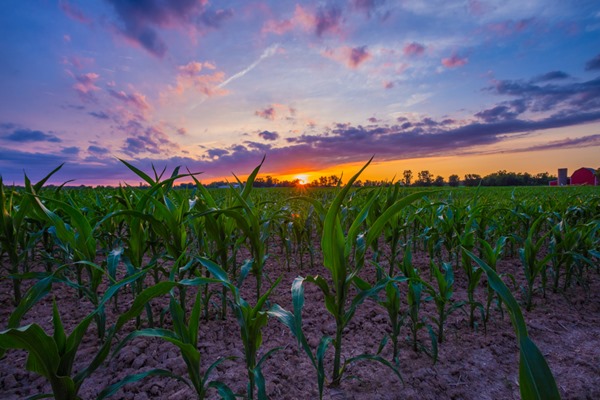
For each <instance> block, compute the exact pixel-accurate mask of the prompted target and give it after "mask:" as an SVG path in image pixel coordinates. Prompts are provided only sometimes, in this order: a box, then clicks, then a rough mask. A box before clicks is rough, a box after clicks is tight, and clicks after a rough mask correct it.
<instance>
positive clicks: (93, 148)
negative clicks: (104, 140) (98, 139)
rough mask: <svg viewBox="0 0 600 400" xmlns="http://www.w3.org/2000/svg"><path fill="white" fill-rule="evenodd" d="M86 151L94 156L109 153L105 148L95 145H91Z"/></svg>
mask: <svg viewBox="0 0 600 400" xmlns="http://www.w3.org/2000/svg"><path fill="white" fill-rule="evenodd" d="M87 151H89V152H90V153H94V154H99V155H102V154H107V153H108V152H109V150H108V149H107V148H106V147H100V146H96V145H91V146H88V148H87Z"/></svg>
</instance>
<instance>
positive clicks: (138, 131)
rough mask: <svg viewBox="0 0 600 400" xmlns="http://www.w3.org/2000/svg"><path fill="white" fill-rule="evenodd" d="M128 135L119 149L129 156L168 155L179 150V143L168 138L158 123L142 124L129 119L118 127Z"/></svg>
mask: <svg viewBox="0 0 600 400" xmlns="http://www.w3.org/2000/svg"><path fill="white" fill-rule="evenodd" d="M119 130H120V131H122V132H125V133H127V135H128V136H129V137H128V138H127V139H125V143H124V145H123V147H122V148H121V150H122V151H123V152H124V153H125V154H127V155H129V156H139V155H141V154H147V153H150V154H154V155H159V154H161V155H163V156H169V155H171V154H172V152H173V151H176V150H179V145H178V144H177V143H175V142H173V141H171V140H170V139H169V135H167V133H166V132H165V131H164V129H163V128H162V127H161V126H160V125H149V126H144V125H143V124H142V123H140V121H138V120H129V121H127V122H126V123H125V124H123V125H121V126H120V127H119Z"/></svg>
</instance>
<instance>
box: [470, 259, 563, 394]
mask: <svg viewBox="0 0 600 400" xmlns="http://www.w3.org/2000/svg"><path fill="white" fill-rule="evenodd" d="M464 251H465V252H466V254H467V255H468V256H469V257H471V259H473V261H475V262H476V263H477V264H478V265H479V266H480V267H481V269H483V270H484V271H485V273H486V275H487V278H488V281H489V284H490V286H492V288H493V289H494V290H495V291H496V292H497V293H498V295H499V296H500V297H501V298H502V301H504V303H505V304H506V307H507V308H508V312H509V313H510V317H511V321H512V323H513V327H514V328H515V332H516V334H517V341H518V343H519V390H520V392H521V398H522V399H524V400H554V399H560V394H559V392H558V387H557V386H556V381H555V380H554V376H553V375H552V371H550V367H548V363H547V362H546V359H545V358H544V355H543V354H542V352H541V351H540V350H539V349H538V347H537V346H536V345H535V343H534V342H533V341H532V340H531V339H530V338H529V335H528V333H527V325H526V324H525V319H524V318H523V314H522V312H521V308H520V307H519V304H518V303H517V301H516V300H515V298H514V297H513V295H512V293H511V292H510V290H509V289H508V288H507V287H506V285H505V284H504V282H502V279H500V277H499V276H498V274H497V273H496V272H495V271H494V270H493V269H492V268H490V267H489V266H488V265H487V264H486V263H485V262H484V261H483V260H481V259H480V258H479V257H477V256H476V255H475V254H473V253H471V252H470V251H469V250H467V249H464Z"/></svg>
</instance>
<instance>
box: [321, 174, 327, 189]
mask: <svg viewBox="0 0 600 400" xmlns="http://www.w3.org/2000/svg"><path fill="white" fill-rule="evenodd" d="M319 186H321V187H324V186H327V177H326V176H320V177H319Z"/></svg>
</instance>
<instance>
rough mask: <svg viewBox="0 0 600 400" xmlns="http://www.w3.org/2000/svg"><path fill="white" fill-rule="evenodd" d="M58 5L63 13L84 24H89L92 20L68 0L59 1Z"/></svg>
mask: <svg viewBox="0 0 600 400" xmlns="http://www.w3.org/2000/svg"><path fill="white" fill-rule="evenodd" d="M58 6H59V7H60V9H61V10H62V11H63V12H64V13H65V15H66V16H67V17H69V18H71V19H74V20H75V21H79V22H81V23H84V24H91V23H92V20H91V19H89V18H88V17H86V16H85V14H84V13H83V11H81V10H80V9H79V8H77V7H75V6H74V5H72V4H70V3H69V2H68V1H61V2H60V3H59V4H58Z"/></svg>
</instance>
